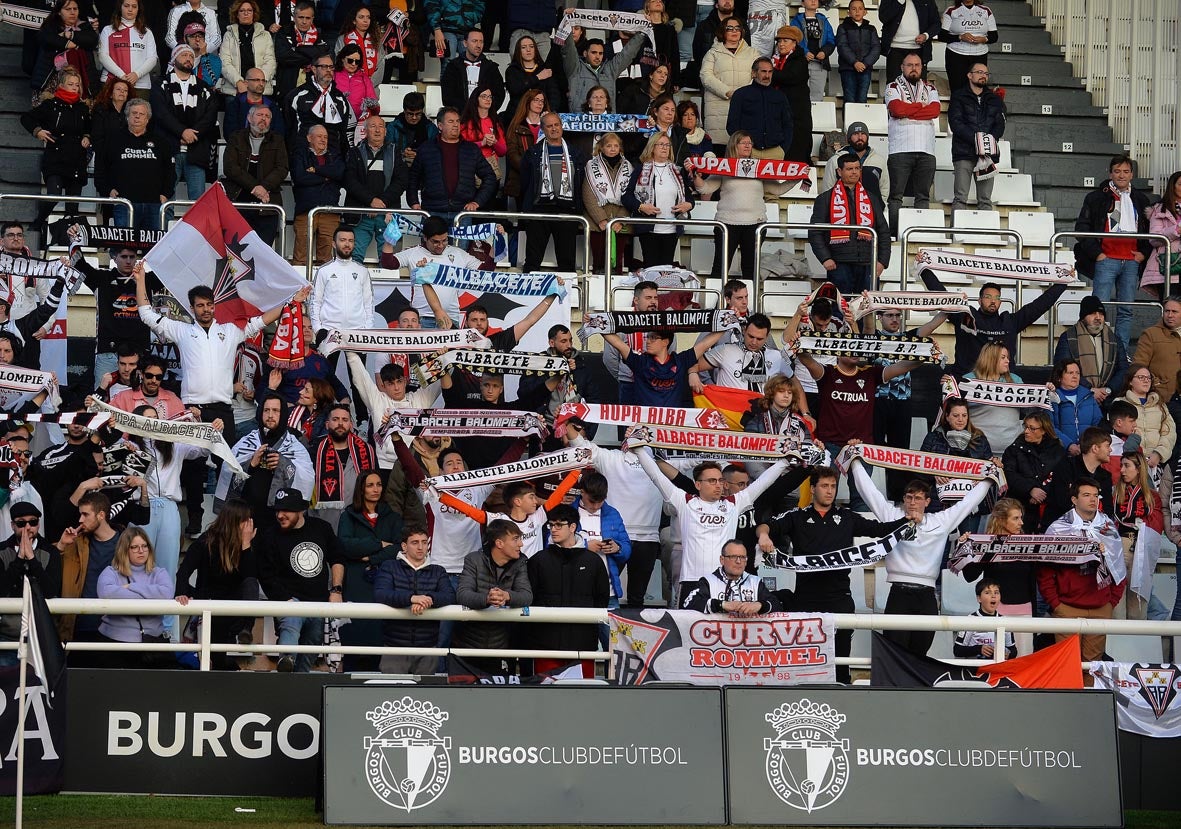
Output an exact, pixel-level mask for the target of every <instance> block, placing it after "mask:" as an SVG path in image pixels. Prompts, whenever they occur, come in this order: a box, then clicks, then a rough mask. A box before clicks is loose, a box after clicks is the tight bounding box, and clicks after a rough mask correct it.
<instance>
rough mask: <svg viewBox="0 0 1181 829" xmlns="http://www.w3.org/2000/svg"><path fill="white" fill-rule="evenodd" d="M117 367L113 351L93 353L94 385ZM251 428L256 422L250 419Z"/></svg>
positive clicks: (116, 358) (115, 355) (117, 361)
mask: <svg viewBox="0 0 1181 829" xmlns="http://www.w3.org/2000/svg"><path fill="white" fill-rule="evenodd" d="M118 368H119V357H118V355H117V354H115V352H114V351H100V352H99V353H98V354H95V355H94V385H95V387H96V388H97V387H98V381H99V380H100V379H102V377H103V375H104V374H110V373H111V372H112V371H115V370H116V369H118ZM250 425H251V428H254V427H256V426H257V425H258V424H257V423H254V422H253V421H251V424H250Z"/></svg>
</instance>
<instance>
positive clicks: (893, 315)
mask: <svg viewBox="0 0 1181 829" xmlns="http://www.w3.org/2000/svg"><path fill="white" fill-rule="evenodd" d="M882 319H884V320H900V319H902V314H896V313H889V314H882Z"/></svg>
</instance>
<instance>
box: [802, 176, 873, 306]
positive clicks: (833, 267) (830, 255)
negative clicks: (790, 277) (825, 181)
mask: <svg viewBox="0 0 1181 829" xmlns="http://www.w3.org/2000/svg"><path fill="white" fill-rule="evenodd" d="M834 163H835V164H836V167H837V173H838V175H839V176H840V181H839V182H838V183H837V184H835V185H834V186H833V188H832V189H831V190H826V191H824V192H823V193H821V194H820V195H819V196H817V197H816V203H815V204H814V205H813V207H812V224H834V225H848V226H849V228H850V229H849V230H816V229H813V230H809V231H808V243H809V244H810V245H811V246H812V252H813V253H814V254H816V258H817V259H818V260H819V261H820V264H821V265H823V266H824V269H825V270H826V271H827V272H828V273H827V278H828V279H829V280H830V281H831V282H832V283H833V284H834V285H836V286H837V290H839V291H840V292H841V294H843V295H844V296H854V295H856V294H859V293H861V292H862V291H869V290H872V289H873V288H874V286H875V285H876V284H877V280H878V278H879V277H881V275H882V271H884V270H885V269H886V266H887V265H889V264H890V226H889V223H888V222H887V220H886V209H885V205H883V204H882V200H881V199H880V198H879V197H878V195H877V194H876V193H874V192H873V191H872V190H870V188H868V187H866V186H865V184H864V183H863V182H862V181H861V161H860V160H859V159H858V157H857V156H856V155H854V154H853V153H846V154H844V155H842V156H840V157H839V158H837V159H836V161H835V162H834V161H829V164H830V165H831V164H834ZM863 227H871V228H873V229H874V230H876V231H877V261H875V262H873V263H872V265H871V264H870V260H871V256H872V251H873V237H872V235H871V234H870V233H868V232H866V231H865V230H861V229H859V228H863ZM854 228H858V229H856V230H854Z"/></svg>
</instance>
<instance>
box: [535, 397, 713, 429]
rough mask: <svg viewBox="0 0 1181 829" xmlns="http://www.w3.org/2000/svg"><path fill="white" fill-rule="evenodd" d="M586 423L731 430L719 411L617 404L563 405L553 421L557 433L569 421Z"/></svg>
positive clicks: (577, 403)
mask: <svg viewBox="0 0 1181 829" xmlns="http://www.w3.org/2000/svg"><path fill="white" fill-rule="evenodd" d="M573 417H576V418H578V419H579V420H581V421H582V422H583V423H602V424H606V425H613V426H634V425H636V424H637V423H646V424H649V425H653V426H688V427H690V428H697V429H728V428H729V426H728V425H727V423H726V416H725V415H724V414H722V413H721V412H720V411H718V410H717V409H682V408H678V407H676V406H637V405H628V404H615V403H583V402H581V401H579V402H571V403H563V404H562V407H561V408H560V409H558V416H557V418H555V420H554V429H555V430H557V429H559V428H561V427H562V425H563V424H564V423H565V422H566V421H567V420H569V419H570V418H573Z"/></svg>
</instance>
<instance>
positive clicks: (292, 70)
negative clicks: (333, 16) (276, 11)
mask: <svg viewBox="0 0 1181 829" xmlns="http://www.w3.org/2000/svg"><path fill="white" fill-rule="evenodd" d="M263 5H264V6H267V5H270V4H268V3H264V4H263ZM274 40H275V62H276V63H278V64H279V71H278V72H277V73H276V75H277V77H276V78H275V94H276V95H277V96H280V97H281V96H283V95H286V94H288V93H289V92H292V91H293V90H294V89H295V88H296V86H297V85H298V84H297V83H296V81H298V80H299V70H301V69H303V68H304V67H305V66H311V65H312V64H313V63H315V62H316V60H318V59H319V58H322V57H324V55H331V54H332V41H331V40H328V39H327V38H325V37H324V33H323V32H321V33H320V41H319V43H313V44H312V45H310V46H296V45H295V26H288V27H286V28H283V29H280V30H279V31H277V32H275V35H274Z"/></svg>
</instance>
